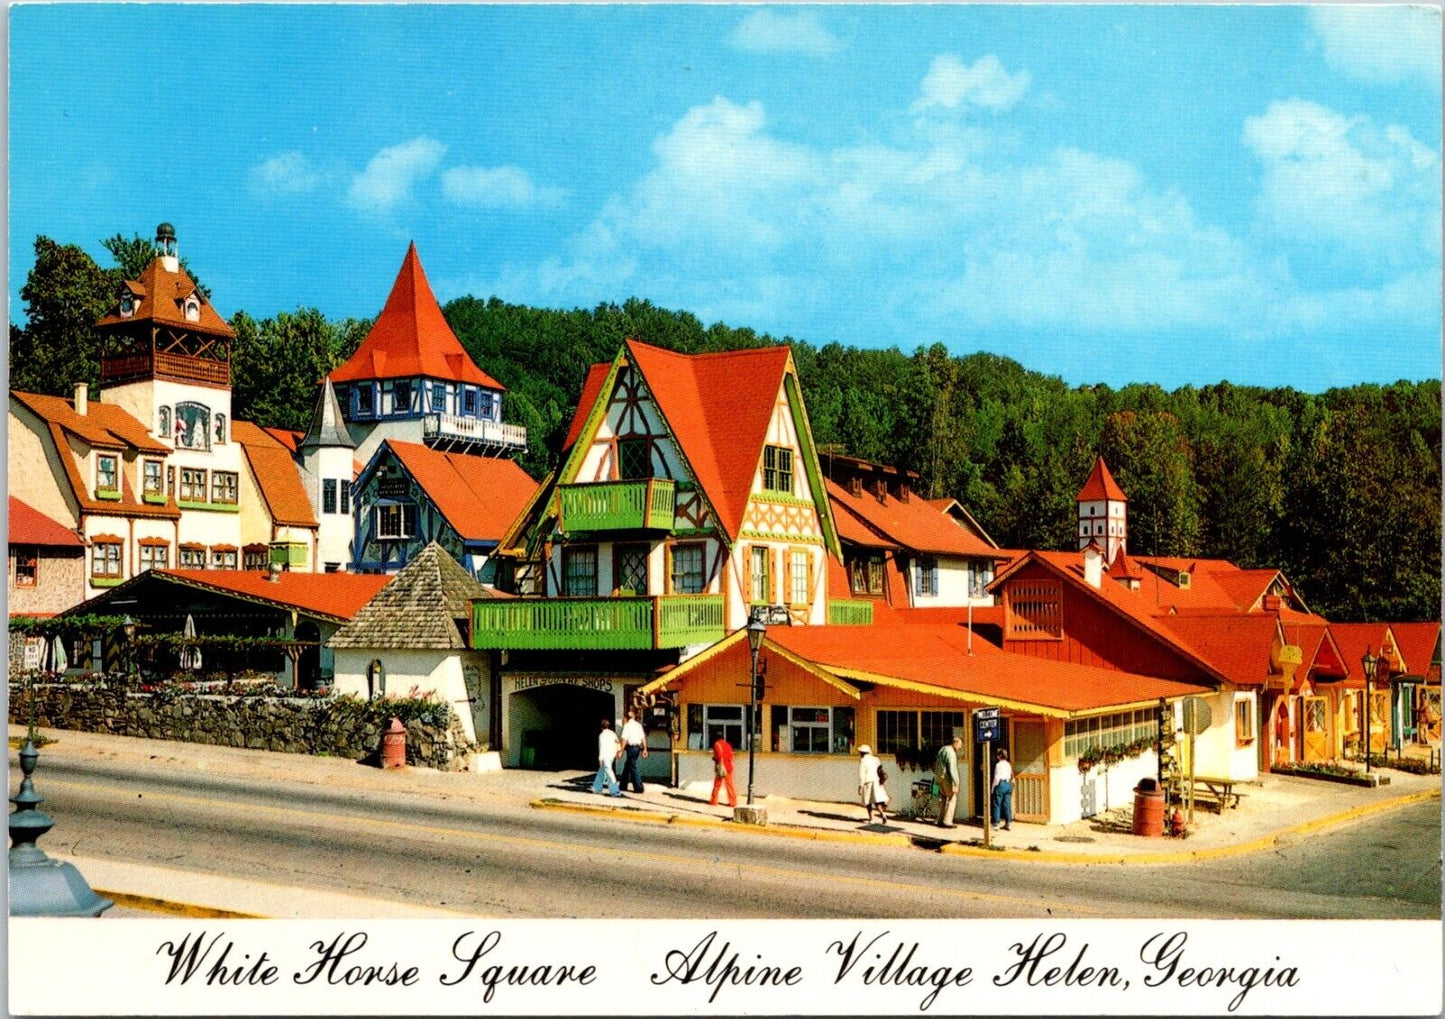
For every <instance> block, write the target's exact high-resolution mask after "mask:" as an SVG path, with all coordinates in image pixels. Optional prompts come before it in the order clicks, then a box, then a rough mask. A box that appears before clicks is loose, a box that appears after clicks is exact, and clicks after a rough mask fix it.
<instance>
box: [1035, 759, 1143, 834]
mask: <svg viewBox="0 0 1445 1019" xmlns="http://www.w3.org/2000/svg"><path fill="white" fill-rule="evenodd" d="M1158 774H1159V755H1158V754H1156V753H1155V752H1154V751H1153V750H1146V751H1144V752H1143V753H1142V754H1140V755H1139V756H1138V757H1126V758H1125V759H1124V760H1122V761H1120V762H1119V763H1118V764H1116V765H1114V766H1113V767H1105V766H1104V765H1103V764H1102V763H1101V764H1096V765H1095V766H1094V767H1093V768H1090V769H1089V772H1088V774H1087V775H1085V774H1082V773H1080V771H1079V764H1078V761H1077V760H1076V759H1075V758H1072V757H1071V758H1068V759H1066V760H1065V761H1064V763H1063V764H1061V765H1059V766H1058V767H1055V768H1050V769H1049V816H1050V817H1051V818H1052V820H1053V823H1054V824H1067V823H1068V822H1070V821H1077V820H1078V819H1079V818H1080V817H1082V816H1083V809H1082V807H1083V789H1084V784H1085V783H1086V782H1093V783H1094V812H1095V813H1096V814H1102V813H1104V812H1105V811H1106V810H1114V809H1116V808H1118V807H1127V806H1132V805H1133V803H1134V787H1135V786H1136V785H1138V784H1139V780H1140V779H1141V778H1156V777H1157V776H1158Z"/></svg>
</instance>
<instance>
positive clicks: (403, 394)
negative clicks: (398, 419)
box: [391, 379, 411, 414]
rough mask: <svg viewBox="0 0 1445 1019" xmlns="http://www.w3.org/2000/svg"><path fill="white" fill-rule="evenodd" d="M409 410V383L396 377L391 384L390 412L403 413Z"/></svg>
mask: <svg viewBox="0 0 1445 1019" xmlns="http://www.w3.org/2000/svg"><path fill="white" fill-rule="evenodd" d="M409 410H411V383H410V382H408V381H406V380H405V379H398V380H397V381H396V382H393V383H392V384H391V412H392V413H393V414H404V413H405V412H407V411H409Z"/></svg>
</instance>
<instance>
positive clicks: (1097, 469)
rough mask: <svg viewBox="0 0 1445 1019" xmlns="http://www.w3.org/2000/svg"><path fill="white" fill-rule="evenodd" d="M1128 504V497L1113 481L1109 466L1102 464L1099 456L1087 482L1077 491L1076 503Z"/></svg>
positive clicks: (1102, 459)
mask: <svg viewBox="0 0 1445 1019" xmlns="http://www.w3.org/2000/svg"><path fill="white" fill-rule="evenodd" d="M1105 499H1107V500H1109V501H1110V502H1128V501H1129V497H1128V496H1126V495H1125V494H1124V490H1123V489H1122V488H1120V487H1119V483H1118V482H1116V481H1115V480H1114V475H1112V474H1110V473H1109V465H1108V464H1106V463H1104V458H1103V457H1102V456H1101V457H1099V458H1098V459H1097V460H1095V461H1094V469H1093V471H1091V472H1090V473H1089V480H1088V481H1086V482H1084V487H1083V488H1081V489H1079V495H1078V498H1077V500H1076V501H1078V502H1100V501H1103V500H1105Z"/></svg>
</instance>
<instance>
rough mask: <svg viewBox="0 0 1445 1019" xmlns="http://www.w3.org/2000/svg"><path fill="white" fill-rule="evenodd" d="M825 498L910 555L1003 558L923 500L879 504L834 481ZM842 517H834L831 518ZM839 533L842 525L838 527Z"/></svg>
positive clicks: (888, 500)
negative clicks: (908, 550)
mask: <svg viewBox="0 0 1445 1019" xmlns="http://www.w3.org/2000/svg"><path fill="white" fill-rule="evenodd" d="M825 484H826V485H827V488H828V498H829V499H830V500H832V503H833V505H834V506H835V507H836V506H842V507H844V508H846V509H847V510H848V511H849V512H851V513H852V514H853V515H854V516H856V517H857V518H858V519H860V520H862V521H863V522H865V523H866V524H868V525H869V526H870V527H871V528H872V529H873V530H874V531H877V532H879V533H881V534H883V535H884V536H885V537H886V538H888V539H891V540H892V542H893V543H894V544H897V545H899V546H901V547H903V548H907V549H910V550H912V551H914V552H928V553H932V554H936V555H955V556H974V557H980V558H983V557H986V558H989V559H1003V558H1006V556H1005V554H1004V553H1001V552H999V550H998V549H997V548H994V547H993V546H992V545H990V544H988V543H987V542H985V541H983V540H982V539H981V538H979V537H978V536H977V535H976V534H974V533H973V532H972V531H969V530H968V529H966V528H963V527H960V526H958V523H957V522H956V521H955V520H954V519H953V518H952V517H950V516H948V515H947V514H946V513H945V512H944V511H942V510H940V509H939V508H938V507H936V506H934V505H932V504H931V503H929V502H928V501H927V500H926V499H909V500H908V501H907V502H904V501H903V500H901V499H895V498H893V497H891V496H889V497H887V498H886V499H885V500H884V501H882V502H880V501H879V500H878V497H877V496H876V495H874V494H873V493H871V492H863V493H862V494H860V495H854V494H853V493H852V492H850V491H848V489H846V488H844V487H843V486H842V485H839V484H838V483H836V482H834V481H826V482H825ZM842 516H845V514H841V513H835V514H834V518H835V519H837V518H839V517H842ZM838 526H839V533H840V535H841V533H842V527H843V525H842V524H841V523H840V524H839V525H838Z"/></svg>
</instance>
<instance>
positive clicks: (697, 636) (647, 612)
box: [472, 594, 723, 650]
mask: <svg viewBox="0 0 1445 1019" xmlns="http://www.w3.org/2000/svg"><path fill="white" fill-rule="evenodd" d="M722 637H723V597H722V595H720V594H677V595H667V596H664V597H656V598H517V599H511V598H508V599H487V598H480V599H478V600H476V601H474V602H472V647H474V648H487V649H502V648H505V649H519V650H521V649H525V650H553V649H562V650H567V649H575V650H641V649H646V648H675V647H683V646H684V645H687V644H704V643H711V642H713V641H718V640H721V639H722Z"/></svg>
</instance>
